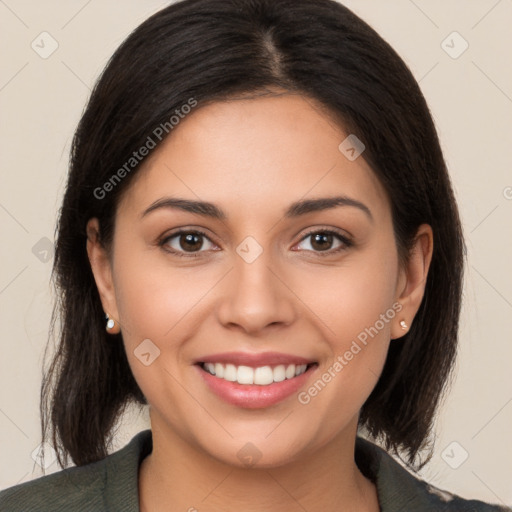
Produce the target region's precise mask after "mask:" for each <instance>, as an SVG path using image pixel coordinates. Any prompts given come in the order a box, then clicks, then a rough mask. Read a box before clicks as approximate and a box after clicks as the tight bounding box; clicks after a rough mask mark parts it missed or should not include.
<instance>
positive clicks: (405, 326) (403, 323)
mask: <svg viewBox="0 0 512 512" xmlns="http://www.w3.org/2000/svg"><path fill="white" fill-rule="evenodd" d="M400 327H401V328H402V329H403V330H404V331H405V330H407V329H408V326H407V324H406V323H405V320H401V321H400Z"/></svg>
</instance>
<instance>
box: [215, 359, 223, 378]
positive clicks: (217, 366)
mask: <svg viewBox="0 0 512 512" xmlns="http://www.w3.org/2000/svg"><path fill="white" fill-rule="evenodd" d="M215 375H217V377H221V378H222V377H224V366H222V365H221V364H220V363H215Z"/></svg>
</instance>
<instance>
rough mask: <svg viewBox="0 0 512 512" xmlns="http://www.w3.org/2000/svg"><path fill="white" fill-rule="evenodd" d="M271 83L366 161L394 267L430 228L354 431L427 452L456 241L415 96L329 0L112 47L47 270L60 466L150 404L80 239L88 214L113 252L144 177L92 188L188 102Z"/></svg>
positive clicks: (214, 5)
mask: <svg viewBox="0 0 512 512" xmlns="http://www.w3.org/2000/svg"><path fill="white" fill-rule="evenodd" d="M273 86H277V87H279V88H283V89H285V90H287V91H291V92H295V93H298V94H302V95H304V96H305V97H309V98H311V99H313V100H315V101H317V102H318V103H319V104H320V105H322V106H324V107H325V108H326V109H327V111H328V112H331V113H332V114H333V115H334V116H335V117H336V118H337V119H339V120H341V122H342V128H343V129H344V130H345V131H347V132H349V133H353V134H355V135H356V136H357V137H358V138H359V139H361V140H362V141H363V142H364V144H365V146H366V150H365V152H364V153H363V157H364V158H365V159H366V161H367V162H368V163H369V164H370V165H371V167H372V169H373V170H374V172H375V174H376V175H377V176H378V178H379V179H380V181H381V183H382V184H383V186H384V187H385V189H386V191H387V193H388V194H389V197H390V201H391V205H392V218H393V226H394V232H395V237H396V243H397V249H398V252H399V254H400V255H401V256H403V257H405V258H406V257H407V254H408V251H409V249H410V247H411V245H412V243H413V242H414V237H415V234H416V231H417V228H418V227H419V225H420V224H422V223H427V224H430V225H431V226H432V228H433V232H434V252H433V258H432V263H431V266H430V271H429V274H428V279H427V283H426V291H425V296H424V299H423V302H422V304H421V306H420V309H419V311H418V313H417V315H416V318H415V320H414V322H413V324H412V327H411V329H410V331H409V332H408V333H407V334H406V335H405V337H404V338H403V340H402V341H397V342H395V343H392V344H391V347H390V349H389V353H388V356H387V360H386V363H385V367H384V370H383V373H382V375H381V377H380V379H379V381H378V383H377V385H376V387H375V389H374V390H373V392H372V394H371V395H370V397H369V398H368V400H367V401H366V403H365V404H364V406H363V408H362V410H361V414H360V425H361V426H362V427H365V428H366V430H367V432H368V433H369V434H370V435H371V436H373V437H374V438H380V439H381V441H382V442H383V443H384V445H385V446H386V448H387V449H388V450H393V451H394V452H395V453H405V454H406V459H407V461H408V462H409V463H414V461H415V459H417V457H418V455H419V453H420V451H421V450H422V449H423V448H425V447H426V446H427V445H428V442H429V433H430V429H431V427H432V424H433V419H434V415H435V412H436V410H437V406H438V404H439V401H440V398H441V396H442V392H443V390H444V389H445V385H446V383H447V381H448V378H449V376H450V372H451V369H452V366H453V363H454V358H455V354H456V346H457V332H458V319H459V312H460V302H461V285H462V268H463V260H464V243H463V239H462V233H461V225H460V220H459V216H458V211H457V206H456V203H455V200H454V196H453V192H452V188H451V185H450V180H449V177H448V173H447V169H446V165H445V162H444V159H443V155H442V152H441V148H440V145H439V141H438V137H437V133H436V130H435V127H434V124H433V121H432V118H431V115H430V112H429V109H428V107H427V104H426V102H425V99H424V97H423V95H422V93H421V91H420V88H419V86H418V84H417V83H416V81H415V79H414V77H413V76H412V74H411V72H410V71H409V69H408V68H407V66H406V65H405V63H404V62H403V61H402V59H401V58H400V57H399V56H398V55H397V54H396V52H395V51H394V50H393V49H392V48H391V47H390V46H389V45H388V44H387V43H386V42H385V41H384V40H383V39H382V38H381V37H380V36H379V35H378V34H377V33H376V32H375V31H374V30H373V29H372V28H371V27H370V26H368V25H367V24H366V23H365V22H364V21H362V20H361V19H360V18H358V17H357V16H356V15H355V14H353V13H352V12H351V11H350V10H348V9H347V8H346V7H344V6H342V5H341V4H339V3H337V2H335V1H331V0H184V1H181V2H178V3H175V4H172V5H170V6H168V7H166V8H164V9H163V10H161V11H159V12H158V13H156V14H155V15H153V16H151V17H150V18H149V19H148V20H146V21H145V22H144V23H142V24H141V25H140V26H139V27H138V28H137V29H136V30H134V31H133V32H132V34H131V35H130V36H129V37H128V38H127V39H126V40H125V41H124V42H123V44H122V45H121V46H120V47H119V48H118V50H117V51H116V52H115V54H114V55H113V56H112V58H111V59H110V61H109V63H108V65H107V67H106V69H105V70H104V71H103V73H102V75H101V77H100V78H99V80H98V82H97V83H96V85H95V87H94V90H93V92H92V95H91V97H90V100H89V102H88V105H87V108H86V110H85V112H84V114H83V116H82V119H81V121H80V123H79V125H78V128H77V130H76V133H75V137H74V141H73V147H72V154H71V161H70V171H69V176H68V182H67V188H66V191H65V195H64V200H63V204H62V208H61V210H60V216H59V221H58V226H57V233H56V235H57V236H56V252H55V261H54V268H53V278H54V280H55V285H56V287H57V292H58V297H59V299H58V301H57V303H56V305H55V310H54V315H53V317H52V332H54V331H55V321H56V319H58V320H60V331H59V336H58V339H59V343H58V346H57V348H56V351H55V355H54V357H53V359H52V361H51V364H50V365H49V367H48V368H47V369H46V374H45V376H44V379H43V384H42V387H41V427H42V431H43V440H44V439H45V438H46V436H47V435H49V433H50V432H49V431H50V429H51V439H52V443H53V446H54V447H55V449H56V450H57V453H58V461H59V464H60V465H61V467H64V466H65V465H67V464H68V457H69V456H70V457H71V459H72V461H73V462H74V463H75V464H76V465H84V464H87V463H91V462H94V461H97V460H99V459H102V458H104V457H105V456H106V455H107V454H108V449H109V446H110V443H111V440H112V433H113V429H114V427H115V426H116V424H117V421H118V419H119V416H120V414H121V413H122V412H123V410H124V408H125V406H126V405H127V404H128V403H130V402H131V403H136V404H141V405H143V404H146V403H147V402H146V399H145V397H144V395H143V393H142V391H141V390H140V388H139V387H138V385H137V383H136V381H135V379H134V378H133V375H132V373H131V370H130V367H129V365H128V361H127V357H126V353H125V350H124V346H123V342H122V337H121V335H117V337H116V338H114V339H113V338H112V337H111V336H110V335H108V334H107V333H106V332H105V317H104V312H103V309H102V305H101V302H100V299H99V295H98V291H97V288H96V285H95V281H94V278H93V274H92V272H91V268H90V264H89V261H88V257H87V253H86V231H85V227H86V223H87V221H88V220H89V219H90V218H92V217H97V218H98V219H99V222H100V231H101V240H102V243H103V244H104V246H105V247H106V248H109V247H110V244H111V242H112V237H113V231H114V226H115V212H116V205H117V204H118V202H119V198H120V197H121V194H122V193H123V190H125V189H126V187H127V186H128V185H129V183H130V182H131V180H132V179H133V177H134V176H135V175H136V173H137V171H138V170H139V167H140V165H139V166H135V167H134V168H133V170H131V172H130V173H129V174H128V175H126V177H124V179H123V180H121V181H120V182H119V183H118V184H116V186H115V187H113V188H112V190H111V191H109V192H108V194H105V196H104V197H102V198H98V197H97V196H98V194H95V190H97V189H98V187H102V186H103V185H104V183H106V182H108V181H109V179H111V177H112V176H113V174H115V173H116V171H117V170H118V169H120V168H122V166H123V165H124V164H125V163H126V162H127V161H128V160H129V158H130V157H131V156H132V154H133V152H134V151H136V150H137V149H139V148H140V147H141V146H143V145H144V144H145V143H146V141H147V138H148V136H150V135H151V134H152V133H153V132H154V130H155V128H156V127H157V126H159V125H160V124H162V123H166V122H168V121H169V119H170V117H171V116H172V115H173V114H174V113H175V111H176V109H179V108H180V107H181V106H182V105H183V104H185V103H186V102H187V100H188V99H189V98H194V99H195V100H196V101H197V102H198V107H197V108H200V107H201V105H204V104H206V102H211V101H220V100H222V99H226V98H229V97H230V96H233V95H238V94H246V93H258V92H259V91H262V90H265V89H267V88H269V87H273ZM170 136H172V132H171V134H170ZM163 140H165V139H163ZM45 354H46V353H45Z"/></svg>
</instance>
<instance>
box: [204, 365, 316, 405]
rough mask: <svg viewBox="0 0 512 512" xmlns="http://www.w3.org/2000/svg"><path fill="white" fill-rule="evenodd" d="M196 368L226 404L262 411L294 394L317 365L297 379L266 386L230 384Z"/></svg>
mask: <svg viewBox="0 0 512 512" xmlns="http://www.w3.org/2000/svg"><path fill="white" fill-rule="evenodd" d="M196 368H197V369H198V371H199V373H200V374H201V377H202V378H203V379H204V381H205V382H206V384H207V385H208V387H209V388H210V390H211V391H213V392H214V393H215V394H216V395H217V396H219V397H220V398H222V399H223V400H225V401H226V402H228V403H230V404H232V405H236V406H237V407H245V408H247V409H262V408H264V407H269V406H271V405H275V404H277V403H279V402H281V401H282V400H285V399H286V398H288V397H289V396H290V395H293V394H294V393H296V392H297V391H298V390H299V389H300V388H301V387H302V386H304V384H305V383H306V381H307V380H308V378H309V377H310V375H311V374H312V373H313V372H314V371H315V369H316V368H317V365H313V366H311V367H309V368H308V369H307V370H306V371H305V372H304V373H302V374H300V375H298V376H297V377H293V378H292V379H286V380H283V381H281V382H274V383H273V384H269V385H267V386H259V385H257V384H239V383H238V382H230V381H228V380H225V379H221V378H219V377H215V376H214V375H212V374H211V373H209V372H207V371H206V370H203V368H202V367H201V365H196Z"/></svg>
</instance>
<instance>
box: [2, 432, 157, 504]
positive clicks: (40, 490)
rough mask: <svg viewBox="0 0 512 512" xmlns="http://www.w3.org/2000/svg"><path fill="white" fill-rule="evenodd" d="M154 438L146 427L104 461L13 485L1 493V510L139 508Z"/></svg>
mask: <svg viewBox="0 0 512 512" xmlns="http://www.w3.org/2000/svg"><path fill="white" fill-rule="evenodd" d="M151 441H152V438H151V430H144V431H142V432H139V433H138V434H137V435H136V436H135V437H133V438H132V440H131V441H130V442H129V443H128V444H127V445H126V446H125V447H124V448H122V449H121V450H118V451H117V452H115V453H112V454H110V455H108V456H107V457H106V458H104V459H103V460H100V461H98V462H94V463H92V464H87V465H85V466H75V467H72V468H67V469H63V470H61V471H58V472H56V473H52V474H51V475H47V476H43V477H40V478H36V479H34V480H31V481H29V482H24V483H22V484H19V485H15V486H14V487H9V488H8V489H5V490H3V491H1V492H0V510H2V511H5V512H18V511H20V512H21V511H23V512H30V511H36V510H37V511H38V512H60V511H63V512H64V511H69V510H80V511H91V512H92V511H94V512H101V511H106V510H123V511H132V510H133V511H138V485H137V483H138V468H139V464H140V461H141V460H142V459H143V458H144V457H145V456H146V455H147V454H148V453H149V452H150V451H151V449H152V442H151Z"/></svg>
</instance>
